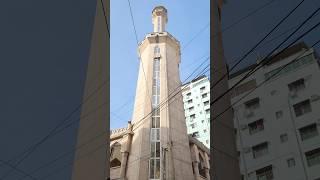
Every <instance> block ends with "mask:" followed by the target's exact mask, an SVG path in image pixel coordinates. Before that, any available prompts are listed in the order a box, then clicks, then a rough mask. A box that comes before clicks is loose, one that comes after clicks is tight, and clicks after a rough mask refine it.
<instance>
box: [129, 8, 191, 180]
mask: <svg viewBox="0 0 320 180" xmlns="http://www.w3.org/2000/svg"><path fill="white" fill-rule="evenodd" d="M167 22H168V17H167V10H166V8H164V7H163V6H157V7H155V8H154V9H153V11H152V23H153V27H154V28H153V29H154V32H152V33H149V34H147V35H146V37H145V38H144V40H143V41H142V42H141V43H140V44H139V47H138V53H139V56H140V61H141V62H140V69H139V75H138V81H137V89H136V97H135V105H134V112H133V117H132V123H133V133H134V135H133V139H132V148H131V150H130V156H129V159H128V164H127V167H128V168H127V170H128V171H127V179H128V180H149V179H153V180H156V179H159V180H160V179H161V180H164V179H167V180H179V179H181V180H182V179H183V180H189V179H190V180H191V179H194V177H193V173H192V162H191V154H190V148H189V140H188V136H187V128H186V123H185V120H184V118H185V117H184V109H183V102H182V94H181V92H179V93H178V94H177V95H176V96H175V97H174V98H172V99H171V100H170V101H167V99H168V96H169V95H170V94H171V93H172V92H174V93H173V94H175V92H178V91H179V90H180V89H181V88H180V86H181V81H180V76H179V63H180V43H179V41H177V40H176V39H175V38H174V37H173V36H172V35H171V34H169V33H168V32H166V31H165V26H166V23H167ZM170 97H171V96H170ZM150 112H152V113H150Z"/></svg>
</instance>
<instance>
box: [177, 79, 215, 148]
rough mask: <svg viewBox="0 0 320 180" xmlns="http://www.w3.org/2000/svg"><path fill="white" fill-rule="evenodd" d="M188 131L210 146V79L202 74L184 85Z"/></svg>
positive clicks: (183, 94) (183, 92) (183, 93)
mask: <svg viewBox="0 0 320 180" xmlns="http://www.w3.org/2000/svg"><path fill="white" fill-rule="evenodd" d="M182 96H183V104H184V112H185V117H186V124H187V131H188V134H191V135H192V136H193V137H195V138H196V139H198V140H199V141H200V142H202V143H203V144H204V145H205V146H207V147H208V148H210V81H209V79H208V77H206V76H200V77H198V78H197V79H194V80H192V81H191V82H188V83H186V84H184V85H183V86H182Z"/></svg>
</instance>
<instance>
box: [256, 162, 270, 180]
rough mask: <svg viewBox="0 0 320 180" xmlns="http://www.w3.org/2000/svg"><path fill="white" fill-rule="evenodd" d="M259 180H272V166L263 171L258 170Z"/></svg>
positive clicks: (262, 169)
mask: <svg viewBox="0 0 320 180" xmlns="http://www.w3.org/2000/svg"><path fill="white" fill-rule="evenodd" d="M256 175H257V180H272V179H273V173H272V166H271V165H270V166H267V167H264V168H261V169H258V170H256Z"/></svg>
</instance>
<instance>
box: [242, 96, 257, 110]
mask: <svg viewBox="0 0 320 180" xmlns="http://www.w3.org/2000/svg"><path fill="white" fill-rule="evenodd" d="M259 101H260V100H259V98H254V99H251V100H249V101H247V102H246V103H245V106H246V108H247V109H250V110H254V109H257V108H259V106H260V105H259Z"/></svg>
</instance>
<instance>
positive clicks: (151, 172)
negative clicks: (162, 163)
mask: <svg viewBox="0 0 320 180" xmlns="http://www.w3.org/2000/svg"><path fill="white" fill-rule="evenodd" d="M154 163H155V160H154V159H150V169H149V171H150V178H154Z"/></svg>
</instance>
